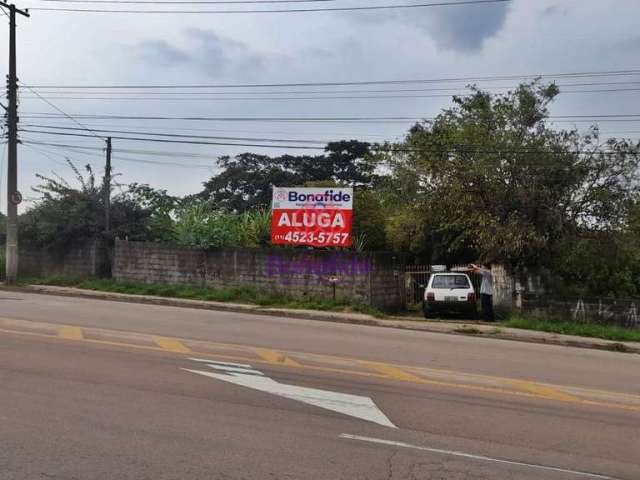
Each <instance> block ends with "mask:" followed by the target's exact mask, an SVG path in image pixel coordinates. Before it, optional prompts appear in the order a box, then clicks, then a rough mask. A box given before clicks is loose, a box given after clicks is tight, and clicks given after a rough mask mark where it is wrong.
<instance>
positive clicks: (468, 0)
mask: <svg viewBox="0 0 640 480" xmlns="http://www.w3.org/2000/svg"><path fill="white" fill-rule="evenodd" d="M507 2H511V0H461V1H457V2H455V1H454V2H451V1H448V2H435V3H414V4H399V5H369V6H366V7H328V8H286V9H277V8H274V9H265V10H149V9H144V10H143V9H136V10H117V9H107V8H59V7H32V8H30V10H39V11H45V12H78V13H133V14H214V15H215V14H260V13H312V12H355V11H373V10H399V9H413V8H428V7H454V6H465V5H466V6H468V5H488V4H495V3H507Z"/></svg>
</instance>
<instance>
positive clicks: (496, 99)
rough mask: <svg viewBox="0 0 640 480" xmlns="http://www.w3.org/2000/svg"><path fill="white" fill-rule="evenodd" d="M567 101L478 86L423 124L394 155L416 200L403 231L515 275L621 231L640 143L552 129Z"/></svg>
mask: <svg viewBox="0 0 640 480" xmlns="http://www.w3.org/2000/svg"><path fill="white" fill-rule="evenodd" d="M558 93H559V91H558V88H557V87H556V86H555V85H546V86H543V85H540V84H538V83H537V82H534V83H531V84H524V85H521V86H520V87H519V88H517V89H516V90H514V91H512V92H509V93H507V94H504V95H491V94H489V93H487V92H483V91H480V90H478V89H476V88H472V91H471V94H470V95H468V96H465V97H454V99H453V106H452V107H451V108H449V109H446V110H444V111H443V112H442V113H441V114H440V115H438V116H437V117H436V119H435V120H433V121H431V122H422V123H419V124H416V125H415V126H414V127H413V128H412V129H411V130H410V132H409V134H408V135H407V138H406V141H405V142H403V143H402V144H399V145H395V148H394V150H395V153H392V154H391V156H390V161H392V162H393V163H394V176H395V177H396V179H399V178H403V179H404V180H405V181H407V182H408V186H406V187H403V188H405V189H409V190H411V191H412V192H413V193H414V194H415V199H414V201H413V202H412V204H411V205H410V206H409V207H408V208H405V209H404V211H403V213H402V215H405V216H408V218H407V219H405V220H404V221H403V222H401V224H403V223H404V224H407V223H412V222H413V223H414V224H415V225H419V227H417V228H418V230H420V231H423V232H425V233H426V236H425V239H424V242H425V243H426V242H428V239H429V238H432V239H433V238H438V237H440V238H441V239H444V240H445V242H446V244H447V248H448V249H450V250H456V249H462V250H466V251H467V252H468V251H469V247H471V248H472V249H473V250H474V251H475V252H476V254H477V255H478V256H479V257H481V258H484V259H485V260H492V261H500V262H503V263H505V264H507V265H509V266H511V267H513V268H519V267H527V266H540V265H544V264H548V263H549V261H548V260H549V258H550V255H552V253H553V252H554V248H555V247H556V246H557V245H558V244H560V243H561V242H562V241H563V239H565V238H566V237H567V235H568V234H570V233H572V232H576V231H578V230H579V229H581V228H587V229H591V230H599V231H613V230H615V229H617V228H619V227H620V226H621V225H622V224H623V222H624V219H625V218H626V217H627V212H628V211H629V208H630V206H631V205H633V202H634V200H635V199H637V198H638V187H637V186H638V158H639V157H638V152H639V150H638V145H634V144H630V143H628V142H626V141H617V140H608V141H606V142H601V141H600V138H599V135H598V131H597V130H595V129H594V130H592V131H591V133H590V134H589V135H586V136H580V135H579V134H578V132H576V131H555V130H553V129H552V128H550V127H549V126H548V124H547V121H546V119H547V117H548V106H549V104H550V103H551V102H552V101H553V99H554V98H555V97H556V96H557V95H558Z"/></svg>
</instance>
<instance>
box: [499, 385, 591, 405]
mask: <svg viewBox="0 0 640 480" xmlns="http://www.w3.org/2000/svg"><path fill="white" fill-rule="evenodd" d="M509 383H510V384H512V385H513V386H514V387H516V388H518V389H519V390H524V391H525V392H530V393H533V394H535V395H538V396H541V397H545V398H549V399H551V400H559V401H563V402H579V401H580V399H579V398H577V397H574V396H573V395H569V394H568V393H565V392H562V391H560V390H558V389H556V388H550V387H548V386H546V385H541V384H539V383H535V382H527V381H525V380H509Z"/></svg>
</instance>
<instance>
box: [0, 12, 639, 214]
mask: <svg viewBox="0 0 640 480" xmlns="http://www.w3.org/2000/svg"><path fill="white" fill-rule="evenodd" d="M16 2H17V5H18V6H19V7H23V8H24V7H37V6H39V7H42V6H51V7H62V6H68V4H67V5H65V4H60V3H57V2H56V3H53V2H46V1H37V0H29V1H27V0H16ZM400 3H412V2H410V1H409V0H407V1H406V2H405V1H401V0H371V1H364V0H335V1H334V2H326V3H311V4H303V5H305V6H306V7H307V8H309V7H316V8H322V7H324V6H329V5H331V6H362V5H383V4H386V5H390V4H400ZM413 3H421V2H418V1H415V2H413ZM74 5H75V6H76V7H77V6H78V4H71V6H74ZM102 7H104V5H102ZM107 7H108V6H107ZM270 7H271V8H288V7H289V6H288V5H286V4H285V5H271V6H270ZM138 8H154V7H153V6H150V7H149V6H144V5H143V6H140V7H138ZM166 8H169V7H166ZM204 8H208V9H214V8H234V9H240V8H254V9H255V8H266V7H262V6H260V5H258V6H257V7H256V6H255V5H254V6H248V7H245V6H237V5H236V6H232V7H229V6H226V7H207V6H204V7H203V6H201V7H199V9H204ZM638 18H640V2H639V1H638V0H514V1H512V2H510V3H497V4H487V5H473V6H472V5H467V6H447V7H434V8H416V9H407V10H393V11H392V10H384V11H375V12H322V13H295V14H293V13H288V14H253V15H252V14H244V15H204V14H200V15H193V14H191V15H186V14H175V15H142V14H135V15H128V14H90V13H64V12H47V11H32V16H31V18H30V19H25V18H22V17H20V18H19V19H18V23H19V28H18V69H19V73H18V75H19V78H20V80H21V82H23V83H24V84H26V85H105V84H107V85H113V84H122V85H130V84H220V83H222V84H238V83H240V84H246V83H285V82H287V83H288V82H331V81H367V80H395V79H430V78H449V77H460V76H463V77H469V76H482V75H524V74H537V73H559V72H576V71H603V70H628V69H636V68H638V67H639V66H640V61H639V60H638V59H639V58H640V33H638V28H637V22H638ZM0 19H2V20H4V21H3V24H2V25H3V31H2V32H3V33H0V34H1V35H2V37H0V38H5V39H6V38H8V26H7V25H6V24H7V22H6V17H3V16H2V17H0ZM7 43H8V42H7V41H6V40H3V41H1V42H0V73H1V74H2V75H3V76H4V75H5V74H6V69H7V63H8V62H7V59H8V51H7ZM594 80H595V81H599V82H607V81H611V82H631V81H634V80H638V82H639V83H638V84H636V85H633V84H630V85H627V87H628V88H633V87H634V86H635V87H640V76H628V77H615V78H598V79H586V80H582V81H594ZM576 81H580V80H570V82H576ZM516 83H517V82H515V81H508V82H496V81H492V82H484V83H482V82H480V83H479V84H480V85H486V86H488V87H499V86H512V85H515V84H516ZM559 83H562V82H559ZM457 85H462V84H457ZM438 86H439V87H449V88H451V87H456V85H452V84H446V85H435V86H433V85H432V87H438ZM401 87H402V88H428V87H429V85H426V86H425V85H409V86H401ZM364 88H365V87H360V89H364ZM385 88H400V87H398V86H395V87H393V86H392V87H379V86H377V87H367V89H385ZM595 88H598V87H595ZM600 88H601V89H602V88H606V87H600ZM351 89H353V87H334V88H333V90H341V91H344V90H351ZM566 89H567V90H576V89H579V88H566ZM616 89H620V88H619V87H616ZM263 90H264V91H267V90H269V89H263ZM271 90H273V89H271ZM284 90H295V89H292V88H289V89H284ZM309 90H314V91H317V90H319V89H318V88H310V89H309ZM320 90H325V91H327V92H330V91H331V89H327V88H324V89H322V88H320ZM258 91H260V90H258ZM227 92H228V90H227ZM243 92H246V90H239V91H238V92H237V94H235V95H234V96H232V98H235V100H234V99H229V100H211V99H207V100H204V99H202V98H198V99H195V100H189V101H184V100H171V101H164V100H131V99H129V100H121V99H118V98H116V99H113V98H109V99H105V100H87V99H82V100H74V99H69V98H53V97H54V96H53V95H46V96H48V97H51V100H50V101H52V102H53V103H54V104H55V105H56V106H58V107H59V108H60V109H62V110H63V111H64V112H67V113H69V114H126V115H164V116H186V115H188V116H195V115H200V116H203V115H206V116H220V115H223V116H363V115H365V116H407V117H429V116H433V115H435V114H437V113H438V112H439V111H440V110H441V109H442V108H443V107H445V106H446V105H448V104H449V99H448V98H443V97H429V98H402V99H398V98H375V99H372V98H369V99H363V98H361V99H355V100H353V99H344V98H342V99H321V100H318V99H315V100H314V99H311V100H308V99H307V100H302V99H295V100H246V97H247V94H246V93H243ZM440 93H442V92H440ZM445 93H450V92H445ZM43 95H44V94H43ZM57 95H59V94H57ZM145 95H146V96H147V97H148V96H153V93H145V92H142V93H140V95H138V97H139V96H145ZM202 95H205V94H204V93H203V94H202ZM202 95H201V96H202ZM249 95H250V94H249ZM21 96H22V98H21V103H20V110H21V112H22V113H23V114H24V118H23V119H22V124H23V125H22V127H23V128H28V127H27V126H25V124H27V123H37V122H36V121H35V119H28V114H29V113H34V112H42V113H57V112H56V110H54V109H53V108H52V107H51V106H50V105H48V104H46V103H45V102H43V101H42V100H40V99H38V98H33V97H34V96H33V94H32V93H31V92H29V91H28V90H26V89H24V88H23V89H22V90H21ZM66 96H73V93H69V94H66ZM94 96H99V94H98V93H96V94H94ZM281 96H285V97H286V96H287V95H281ZM336 96H340V95H336ZM155 97H156V98H157V97H158V96H157V95H156V96H155ZM119 98H122V96H120V97H119ZM183 98H184V97H183ZM237 98H245V99H244V100H237ZM2 101H3V102H4V98H3V99H2ZM552 113H553V114H554V115H567V114H585V115H591V114H623V113H624V114H634V113H640V91H637V92H636V91H618V92H598V93H566V94H564V95H561V97H560V99H559V100H558V101H557V102H556V104H555V105H554V107H553V111H552ZM39 122H45V123H46V124H48V125H61V126H62V125H64V126H68V127H77V128H79V127H78V126H77V125H75V124H73V123H72V122H71V121H70V120H48V119H47V120H39ZM80 122H81V123H83V124H87V125H92V126H94V128H107V129H113V130H128V131H153V130H158V131H164V132H167V131H172V132H174V133H183V134H185V133H187V134H189V133H190V134H194V133H198V132H199V130H194V129H206V130H207V131H208V133H200V134H204V135H226V136H240V137H242V136H244V137H268V138H285V139H310V140H329V139H342V138H357V139H361V140H370V141H379V140H384V139H394V138H398V137H399V136H401V135H402V134H403V133H404V132H405V131H406V129H407V128H408V127H409V125H410V122H402V123H399V122H394V123H374V124H346V125H345V124H316V123H308V124H302V125H299V124H290V123H284V124H283V123H260V122H252V123H239V122H206V123H205V122H184V121H182V122H159V121H142V120H136V121H128V122H127V121H121V120H99V121H98V120H86V121H85V120H80ZM581 125H582V124H581ZM562 126H563V127H569V126H570V125H567V124H562ZM30 128H32V129H33V128H34V127H30ZM181 129H185V130H184V131H183V130H181ZM187 129H191V130H187ZM601 129H602V130H603V131H605V132H615V133H619V134H620V136H622V135H624V136H631V137H633V138H637V137H638V133H635V132H636V131H640V125H636V124H635V123H606V124H605V123H603V124H601ZM77 133H82V132H77ZM22 138H24V139H29V140H31V141H44V142H51V143H65V144H70V143H72V144H74V145H86V146H91V147H95V148H99V147H102V146H103V143H102V142H101V141H99V140H98V139H94V138H88V139H83V138H80V137H78V138H74V137H54V136H45V135H43V134H35V133H30V134H27V133H23V134H22ZM36 148H37V149H38V151H37V152H36V151H35V149H36ZM3 149H4V150H6V148H5V146H3ZM121 149H144V150H153V151H162V152H171V151H179V152H191V153H197V154H199V155H209V156H211V157H212V158H214V157H217V156H218V155H220V154H225V153H229V154H233V153H238V152H240V151H246V150H251V151H256V152H262V153H272V154H278V153H283V152H284V151H285V150H281V149H273V148H272V149H263V148H243V147H223V146H206V147H196V146H190V145H178V146H174V145H164V144H156V143H139V142H131V141H128V142H127V141H123V140H114V156H115V157H116V158H118V157H119V158H120V159H115V160H114V169H115V171H116V172H118V173H120V174H122V175H121V177H120V178H119V180H120V181H121V182H123V183H130V182H141V183H149V184H151V185H152V186H155V187H162V188H166V189H168V190H169V191H170V192H171V193H175V194H187V193H193V192H196V191H199V190H200V189H201V184H202V182H203V181H205V180H206V179H207V178H208V177H209V176H210V175H211V173H212V172H213V170H212V169H211V168H199V167H195V166H194V165H195V164H197V165H205V166H206V165H213V161H212V160H207V159H205V158H170V157H153V156H148V155H144V156H143V155H140V154H138V153H131V152H128V153H126V154H125V153H122V152H119V150H121ZM86 153H89V154H90V155H91V156H86V155H84V154H81V153H79V152H78V151H75V152H69V151H68V150H64V149H61V148H55V147H50V146H39V147H36V146H30V147H27V146H21V147H20V149H19V155H20V156H19V162H20V164H19V184H20V188H21V190H22V191H23V193H24V194H25V197H33V194H32V193H31V192H30V191H29V190H30V187H31V186H32V185H33V184H34V183H35V182H36V179H35V173H36V172H38V173H43V174H48V173H50V172H51V171H55V172H57V173H59V174H60V175H62V176H66V177H71V175H70V173H71V172H70V171H69V169H68V168H66V167H65V166H64V165H63V164H61V163H60V162H63V161H64V160H63V156H64V155H66V156H68V157H69V158H72V159H73V160H74V161H75V162H76V163H78V164H85V163H87V162H90V163H92V164H94V165H96V169H97V171H98V172H99V173H100V174H101V173H102V172H101V169H103V160H102V159H101V158H100V156H101V155H102V154H101V152H100V151H98V150H86ZM45 154H46V155H45ZM4 156H5V155H4V154H3V153H0V158H3V157H4ZM122 158H127V159H134V160H136V159H137V160H140V159H145V160H149V159H151V160H157V161H165V162H174V163H175V162H177V163H180V162H182V163H185V164H189V165H190V166H189V168H182V167H178V166H169V165H167V166H160V165H150V164H142V163H134V162H130V161H125V160H121V159H122ZM3 165H5V166H4V167H3V168H4V170H3V171H4V172H6V161H5V162H4V163H3ZM5 182H6V173H3V177H2V198H1V200H0V208H1V209H2V210H3V211H4V207H5V196H6V193H5V191H6V190H5V188H6V187H5Z"/></svg>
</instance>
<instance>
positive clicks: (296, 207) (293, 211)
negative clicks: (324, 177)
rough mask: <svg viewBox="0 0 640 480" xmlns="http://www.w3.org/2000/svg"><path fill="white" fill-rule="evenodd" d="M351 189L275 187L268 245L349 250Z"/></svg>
mask: <svg viewBox="0 0 640 480" xmlns="http://www.w3.org/2000/svg"><path fill="white" fill-rule="evenodd" d="M352 205H353V190H352V189H348V188H345V189H337V188H335V189H326V188H322V189H321V188H291V189H287V188H274V195H273V217H272V220H271V243H272V244H274V245H309V246H314V247H350V246H351V245H352V239H351V225H352V218H353V211H352Z"/></svg>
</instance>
